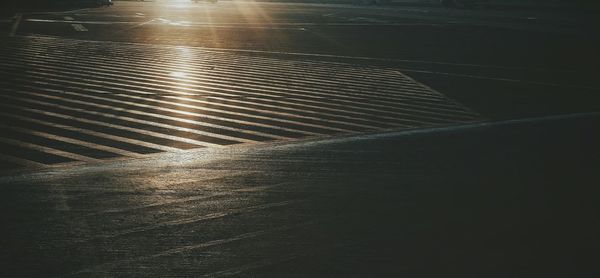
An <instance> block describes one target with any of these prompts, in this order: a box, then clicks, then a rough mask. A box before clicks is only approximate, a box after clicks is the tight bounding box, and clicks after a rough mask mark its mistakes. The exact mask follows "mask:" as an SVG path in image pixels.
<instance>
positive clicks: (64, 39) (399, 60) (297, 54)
mask: <svg viewBox="0 0 600 278" xmlns="http://www.w3.org/2000/svg"><path fill="white" fill-rule="evenodd" d="M26 37H27V38H41V39H46V40H49V41H50V40H51V41H52V42H53V43H56V39H57V38H55V37H50V36H42V35H30V36H26ZM60 39H61V41H62V42H63V43H64V42H67V41H72V42H90V43H97V44H112V42H107V41H98V40H82V39H66V38H60ZM119 44H120V45H121V46H131V47H135V46H145V47H151V48H158V49H161V48H162V49H177V48H180V47H179V46H170V45H155V44H150V43H135V42H119ZM186 48H190V49H195V50H196V51H214V52H220V53H227V52H230V53H264V54H277V55H285V56H300V57H323V58H339V59H348V60H368V61H382V62H406V63H420V64H436V65H448V66H462V67H474V68H493V69H508V70H523V71H540V72H569V73H578V72H577V71H575V70H564V69H548V68H524V67H515V66H500V65H482V64H470V63H453V62H444V61H426V60H410V59H394V58H378V57H366V56H345V55H334V54H319V53H303V52H283V51H267V50H252V49H234V48H218V47H186Z"/></svg>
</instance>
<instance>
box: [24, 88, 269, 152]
mask: <svg viewBox="0 0 600 278" xmlns="http://www.w3.org/2000/svg"><path fill="white" fill-rule="evenodd" d="M19 93H22V94H27V95H34V96H40V97H43V98H48V99H54V100H59V101H64V102H68V103H73V104H80V105H90V106H94V107H98V108H102V109H106V110H112V111H115V113H119V112H126V113H128V114H133V115H141V116H150V117H156V118H161V119H166V120H171V121H176V122H181V123H191V124H194V123H196V124H198V125H201V124H202V123H199V122H197V121H193V120H188V119H185V118H176V117H171V116H165V115H161V114H157V113H148V112H143V111H138V110H132V109H123V108H117V107H114V106H109V105H103V104H97V103H93V102H89V101H80V100H72V99H68V98H63V97H57V96H52V95H46V94H39V93H31V92H22V91H19ZM73 94H74V95H77V94H75V93H73ZM82 96H84V97H85V95H82ZM106 100H109V99H106ZM109 101H112V102H117V103H118V102H120V101H115V100H109ZM131 105H134V104H133V103H132V104H131ZM58 106H59V107H60V108H64V109H67V106H62V105H58ZM70 109H77V110H79V108H70ZM70 109H69V110H70ZM87 113H94V114H96V113H97V115H102V116H106V117H110V118H118V119H125V120H128V121H132V122H138V123H143V124H148V125H153V126H157V127H162V128H166V129H173V130H174V131H183V132H189V133H193V134H197V135H202V136H208V137H214V138H218V139H224V140H229V141H236V142H239V143H244V142H246V143H247V142H256V141H255V140H251V139H245V138H238V137H233V136H227V135H221V134H216V133H212V132H205V131H199V130H195V129H191V128H185V127H180V126H175V125H171V124H163V123H160V122H152V121H146V120H141V119H138V118H133V117H129V116H116V115H113V114H108V113H100V112H91V111H88V112H87ZM273 139H275V138H273ZM199 142H200V141H199ZM202 143H203V145H206V146H220V145H219V144H214V143H208V142H204V141H202ZM193 144H195V143H193Z"/></svg>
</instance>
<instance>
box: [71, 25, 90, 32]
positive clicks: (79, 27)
mask: <svg viewBox="0 0 600 278" xmlns="http://www.w3.org/2000/svg"><path fill="white" fill-rule="evenodd" d="M71 26H73V29H75V31H77V32H87V30H88V29H87V28H85V26H83V25H81V24H71Z"/></svg>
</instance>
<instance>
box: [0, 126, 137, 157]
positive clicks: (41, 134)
mask: <svg viewBox="0 0 600 278" xmlns="http://www.w3.org/2000/svg"><path fill="white" fill-rule="evenodd" d="M0 127H4V128H9V129H13V130H16V131H18V132H22V133H27V134H31V135H34V136H38V137H43V138H47V139H51V140H57V141H62V142H66V143H70V144H74V145H79V146H83V147H88V148H91V149H96V150H101V151H105V152H110V153H114V154H118V155H120V156H124V157H133V158H137V157H143V156H144V155H141V154H138V153H134V152H130V151H126V150H122V149H117V148H114V147H110V146H104V145H98V144H95V143H90V142H85V141H81V140H77V139H73V138H68V137H63V136H60V135H54V134H50V133H46V132H40V131H35V130H29V129H25V128H20V127H15V126H9V125H5V124H0Z"/></svg>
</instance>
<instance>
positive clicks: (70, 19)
mask: <svg viewBox="0 0 600 278" xmlns="http://www.w3.org/2000/svg"><path fill="white" fill-rule="evenodd" d="M64 19H65V20H67V21H73V20H75V19H74V18H72V17H70V16H65V17H64Z"/></svg>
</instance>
